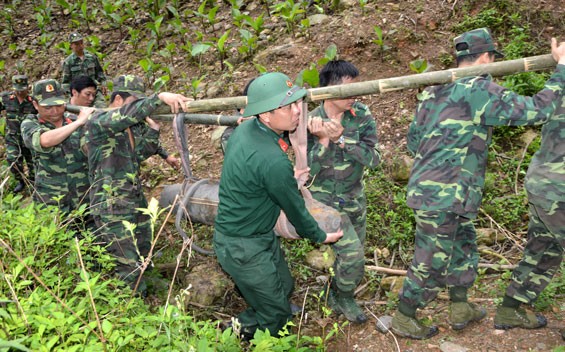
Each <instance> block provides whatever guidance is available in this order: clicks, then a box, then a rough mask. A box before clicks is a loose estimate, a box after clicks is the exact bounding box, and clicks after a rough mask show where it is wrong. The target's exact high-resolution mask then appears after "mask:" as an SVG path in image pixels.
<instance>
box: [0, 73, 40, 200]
mask: <svg viewBox="0 0 565 352" xmlns="http://www.w3.org/2000/svg"><path fill="white" fill-rule="evenodd" d="M12 88H13V89H14V91H13V92H7V93H3V94H2V99H1V101H0V111H2V110H6V160H7V161H8V164H9V165H10V171H11V173H12V175H13V176H14V179H15V180H16V181H17V182H18V184H17V185H16V187H15V188H14V190H13V192H14V193H18V192H21V191H23V190H24V188H25V186H26V183H25V170H24V161H25V164H26V165H27V169H28V182H29V183H33V180H34V177H35V176H34V175H35V174H34V166H33V158H32V154H31V151H30V150H29V149H28V148H27V147H26V146H25V144H24V143H23V140H22V134H21V131H20V126H21V123H22V121H23V119H24V118H25V117H26V115H28V114H36V113H37V110H35V107H34V106H33V103H32V98H31V96H29V87H28V80H27V76H26V75H15V76H13V77H12Z"/></svg>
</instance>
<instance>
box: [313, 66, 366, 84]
mask: <svg viewBox="0 0 565 352" xmlns="http://www.w3.org/2000/svg"><path fill="white" fill-rule="evenodd" d="M357 76H359V70H358V69H357V67H355V65H353V64H352V63H351V62H349V61H345V60H332V61H329V62H328V63H327V64H325V65H324V67H323V68H322V70H321V71H320V87H326V86H330V85H334V84H339V83H341V81H342V80H343V79H344V78H346V77H349V78H356V77H357Z"/></svg>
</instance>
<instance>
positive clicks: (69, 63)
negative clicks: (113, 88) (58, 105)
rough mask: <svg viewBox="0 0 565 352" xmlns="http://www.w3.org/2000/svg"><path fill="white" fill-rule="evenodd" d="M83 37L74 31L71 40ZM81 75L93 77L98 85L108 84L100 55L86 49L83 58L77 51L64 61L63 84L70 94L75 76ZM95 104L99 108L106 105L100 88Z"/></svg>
mask: <svg viewBox="0 0 565 352" xmlns="http://www.w3.org/2000/svg"><path fill="white" fill-rule="evenodd" d="M82 39H83V38H82V37H81V36H80V35H79V34H77V33H73V34H71V36H70V41H71V42H74V41H79V40H82ZM79 76H88V77H90V78H92V79H93V80H94V82H95V83H96V85H97V86H98V87H100V86H105V85H106V75H105V74H104V71H103V70H102V66H101V65H100V61H99V60H98V57H97V56H96V55H94V54H91V53H89V52H88V51H86V50H85V51H84V58H82V59H81V58H80V57H79V56H77V55H76V54H75V53H71V54H70V55H69V56H67V58H66V59H65V60H64V61H63V77H62V78H61V84H62V86H63V89H64V90H65V92H66V93H67V94H70V87H71V82H72V81H73V78H76V77H79ZM94 106H95V107H97V108H103V107H106V100H105V99H104V95H103V94H102V92H101V91H100V88H98V89H97V91H96V99H94Z"/></svg>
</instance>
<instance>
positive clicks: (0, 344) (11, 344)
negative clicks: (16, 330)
mask: <svg viewBox="0 0 565 352" xmlns="http://www.w3.org/2000/svg"><path fill="white" fill-rule="evenodd" d="M24 340H26V338H25V337H24V338H21V339H17V340H12V341H7V340H4V339H3V338H0V349H4V348H7V349H8V350H10V349H17V350H18V351H29V352H31V350H30V349H29V348H27V347H26V346H24V345H22V344H21V343H20V341H24Z"/></svg>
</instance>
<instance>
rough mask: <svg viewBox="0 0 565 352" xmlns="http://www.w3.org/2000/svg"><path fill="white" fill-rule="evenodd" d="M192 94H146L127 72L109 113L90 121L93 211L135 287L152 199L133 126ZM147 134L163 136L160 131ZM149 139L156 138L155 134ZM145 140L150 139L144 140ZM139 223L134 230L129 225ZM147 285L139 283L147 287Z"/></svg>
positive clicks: (121, 271) (87, 140)
mask: <svg viewBox="0 0 565 352" xmlns="http://www.w3.org/2000/svg"><path fill="white" fill-rule="evenodd" d="M187 100H188V98H186V97H184V96H182V95H180V94H173V93H166V92H163V93H159V94H153V95H151V96H149V97H145V85H144V84H143V81H142V80H141V79H140V78H139V77H136V76H132V75H122V76H118V77H117V78H116V79H115V80H114V89H113V93H112V95H111V103H110V107H111V108H116V109H114V110H110V111H101V112H97V113H95V114H94V115H92V116H91V117H90V118H89V119H88V121H87V122H86V124H85V128H84V130H85V132H84V134H85V135H84V139H83V149H84V150H85V151H86V153H87V155H88V167H89V177H90V182H91V184H92V186H91V189H90V206H91V209H90V211H91V214H92V216H93V218H94V222H95V225H96V227H97V228H98V231H99V232H98V233H99V236H100V238H101V240H102V241H103V242H104V243H105V244H106V245H107V250H108V252H109V253H110V254H111V255H112V256H114V257H115V258H116V269H115V272H116V274H117V275H118V277H120V278H121V279H123V280H124V281H126V282H129V283H130V285H131V286H132V287H134V285H135V283H136V282H137V279H138V277H139V271H138V270H137V269H138V267H139V265H140V263H141V262H142V261H143V260H144V258H145V257H146V256H147V254H148V253H149V249H150V245H151V239H152V238H151V237H152V236H151V228H150V219H149V217H148V215H146V214H144V213H143V212H141V211H140V210H138V209H139V208H146V207H147V201H146V199H145V196H144V194H143V189H142V185H141V181H140V175H139V174H140V170H139V163H140V160H141V157H140V155H141V154H142V152H141V151H140V148H141V149H144V148H147V150H150V149H152V148H154V147H148V146H143V147H138V146H137V145H136V139H135V138H134V133H133V132H132V130H131V127H132V126H134V125H136V124H138V123H140V122H144V121H145V120H146V117H148V116H149V115H150V114H151V113H152V112H153V111H154V110H155V108H157V107H158V106H160V105H161V104H163V103H165V104H167V105H169V106H170V107H171V111H172V112H173V113H177V112H178V111H179V110H180V109H181V108H182V109H183V110H184V109H185V102H186V101H187ZM148 133H154V134H157V135H158V133H159V132H158V131H156V130H155V129H152V128H151V129H149V131H148ZM144 137H145V138H147V139H151V140H153V141H154V140H157V138H155V136H148V135H144ZM144 143H145V142H144ZM124 221H127V222H129V223H131V224H133V225H135V229H133V234H132V233H130V232H129V230H128V229H127V228H126V226H125V225H124ZM144 285H145V283H144V282H142V285H141V286H140V287H138V290H139V291H140V292H141V293H144V291H145V286H144Z"/></svg>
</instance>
